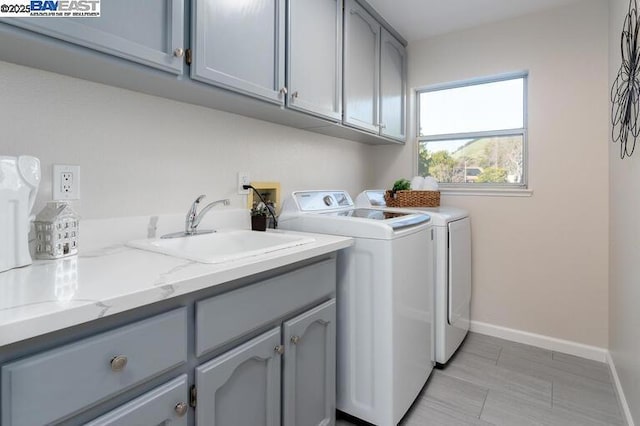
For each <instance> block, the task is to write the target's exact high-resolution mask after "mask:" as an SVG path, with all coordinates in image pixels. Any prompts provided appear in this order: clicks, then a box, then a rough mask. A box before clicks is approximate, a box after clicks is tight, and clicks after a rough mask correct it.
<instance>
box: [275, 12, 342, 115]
mask: <svg viewBox="0 0 640 426" xmlns="http://www.w3.org/2000/svg"><path fill="white" fill-rule="evenodd" d="M288 16H289V20H288V38H287V40H288V43H289V44H288V50H287V53H288V58H287V63H288V66H289V68H288V73H287V76H288V77H287V78H288V81H287V88H288V101H287V106H289V108H293V109H298V110H302V111H305V112H309V113H311V114H314V115H319V116H322V117H326V118H329V119H332V120H335V121H339V120H342V0H295V1H289V14H288Z"/></svg>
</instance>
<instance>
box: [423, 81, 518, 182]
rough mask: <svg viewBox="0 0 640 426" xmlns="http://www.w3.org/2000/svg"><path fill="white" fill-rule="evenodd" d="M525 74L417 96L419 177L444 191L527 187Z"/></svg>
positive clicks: (441, 87) (456, 86)
mask: <svg viewBox="0 0 640 426" xmlns="http://www.w3.org/2000/svg"><path fill="white" fill-rule="evenodd" d="M526 95H527V76H526V74H524V73H520V74H517V75H513V74H512V75H510V76H501V77H495V78H489V79H483V80H474V81H471V82H463V83H455V84H448V85H441V86H438V87H432V88H427V89H424V90H418V92H417V99H418V174H419V175H421V176H433V177H435V178H436V179H437V180H438V182H440V183H441V184H442V186H443V187H445V188H446V187H460V186H465V187H487V186H488V187H491V188H494V187H498V186H502V187H512V188H513V187H515V188H525V187H526V176H527V174H526V165H527V164H526V133H527V129H526V127H527V126H526V122H527V119H526V99H527V96H526Z"/></svg>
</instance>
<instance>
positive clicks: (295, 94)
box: [291, 91, 298, 99]
mask: <svg viewBox="0 0 640 426" xmlns="http://www.w3.org/2000/svg"><path fill="white" fill-rule="evenodd" d="M291 97H292V98H294V99H295V98H297V97H298V92H297V91H296V92H293V93H292V94H291Z"/></svg>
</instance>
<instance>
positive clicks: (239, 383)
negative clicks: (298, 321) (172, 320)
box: [196, 328, 283, 426]
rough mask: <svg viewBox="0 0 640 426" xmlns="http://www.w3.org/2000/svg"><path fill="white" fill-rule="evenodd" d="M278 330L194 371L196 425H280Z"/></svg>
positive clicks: (279, 338) (279, 348)
mask: <svg viewBox="0 0 640 426" xmlns="http://www.w3.org/2000/svg"><path fill="white" fill-rule="evenodd" d="M280 341H281V336H280V328H276V329H273V330H271V331H268V332H266V333H264V334H262V335H260V336H258V337H256V338H255V339H252V340H250V341H249V342H247V343H245V344H243V345H240V346H239V347H237V348H235V349H232V350H231V351H229V352H227V353H225V354H224V355H221V356H220V357H218V358H215V359H213V360H211V361H209V362H208V363H206V364H204V365H201V366H200V367H198V368H197V369H196V386H197V390H198V393H197V395H198V396H197V397H198V403H197V408H196V424H197V425H199V426H227V425H228V426H261V425H264V426H278V425H280V363H281V360H280V356H281V352H282V350H283V349H282V345H281V344H280Z"/></svg>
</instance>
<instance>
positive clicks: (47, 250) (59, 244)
mask: <svg viewBox="0 0 640 426" xmlns="http://www.w3.org/2000/svg"><path fill="white" fill-rule="evenodd" d="M33 224H34V226H35V231H36V244H35V246H36V258H38V259H59V258H61V257H67V256H73V255H75V254H78V235H79V233H78V230H79V225H80V217H79V216H78V214H77V213H76V212H75V211H74V210H73V209H72V208H71V205H69V204H68V203H66V202H63V201H50V202H48V203H47V205H46V206H45V208H44V209H42V211H41V212H40V213H38V215H37V216H36V220H35V221H34V222H33Z"/></svg>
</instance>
